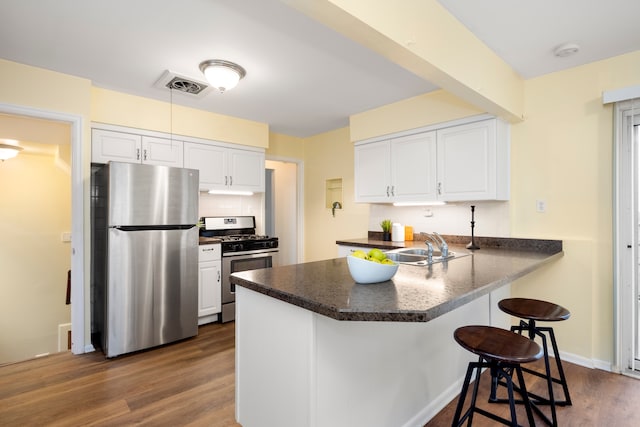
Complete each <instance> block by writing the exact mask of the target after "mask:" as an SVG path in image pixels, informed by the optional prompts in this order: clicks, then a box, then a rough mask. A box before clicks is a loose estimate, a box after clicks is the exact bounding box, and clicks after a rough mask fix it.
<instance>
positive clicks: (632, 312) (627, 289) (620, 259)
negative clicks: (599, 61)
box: [613, 100, 640, 376]
mask: <svg viewBox="0 0 640 427" xmlns="http://www.w3.org/2000/svg"><path fill="white" fill-rule="evenodd" d="M634 117H635V119H634ZM634 123H635V124H638V123H640V102H638V101H637V100H635V103H634V100H631V101H626V102H619V103H617V104H616V105H615V117H614V131H615V143H614V162H615V166H614V244H613V257H614V258H613V259H614V287H615V296H616V297H615V304H616V307H615V313H616V318H615V328H616V335H615V336H616V357H615V362H616V365H617V368H618V369H619V370H620V372H621V373H623V374H626V375H632V376H640V372H639V371H638V370H636V369H638V366H636V365H637V364H636V362H635V359H636V358H637V357H638V356H639V355H638V354H636V350H635V346H636V337H637V336H638V325H637V324H636V319H637V317H636V316H637V314H636V310H637V308H638V288H637V286H638V243H639V240H638V220H639V218H638V212H637V206H638V200H637V199H638V194H639V193H638V191H639V189H638V169H639V168H640V165H638V164H637V163H638V151H637V149H638V143H637V141H636V143H634V142H633V133H632V132H633V124H634ZM630 177H631V179H629V178H630Z"/></svg>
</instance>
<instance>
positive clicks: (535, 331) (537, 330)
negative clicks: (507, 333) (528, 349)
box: [511, 320, 571, 427]
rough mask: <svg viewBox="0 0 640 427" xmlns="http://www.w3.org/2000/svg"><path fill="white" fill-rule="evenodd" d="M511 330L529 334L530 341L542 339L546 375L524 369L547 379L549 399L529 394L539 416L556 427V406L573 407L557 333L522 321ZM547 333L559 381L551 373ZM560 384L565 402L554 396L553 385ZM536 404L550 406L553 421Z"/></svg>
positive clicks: (530, 322) (533, 323)
mask: <svg viewBox="0 0 640 427" xmlns="http://www.w3.org/2000/svg"><path fill="white" fill-rule="evenodd" d="M511 330H512V331H513V332H515V331H518V332H519V333H520V334H522V333H523V332H524V331H527V332H528V335H529V338H530V339H532V340H533V339H535V337H536V336H538V337H540V339H541V341H542V348H543V351H544V356H543V357H544V367H545V375H542V374H540V373H539V372H536V371H533V370H531V369H527V368H522V370H523V371H525V372H528V373H531V374H533V375H536V376H539V377H542V378H545V380H546V381H547V391H548V395H549V397H548V399H547V398H544V397H542V396H538V395H536V394H533V393H529V395H530V396H531V397H532V398H533V399H534V408H535V409H536V412H538V414H540V415H541V416H542V418H544V419H545V421H546V422H547V423H548V424H550V425H551V426H553V427H556V426H557V425H558V418H557V412H556V406H557V405H571V397H570V395H569V386H568V385H567V379H566V376H565V374H564V369H563V368H562V361H561V359H560V353H559V351H558V344H557V342H556V339H555V333H554V332H553V328H551V327H538V326H536V323H535V320H530V321H529V322H528V323H527V322H524V321H523V320H521V321H520V325H519V326H512V327H511ZM545 333H547V334H549V339H550V340H551V346H552V347H553V353H554V356H555V358H556V366H557V369H558V375H559V376H560V378H559V379H555V378H554V377H553V375H552V372H551V366H550V363H549V347H548V345H547V336H546V335H545ZM554 382H556V383H559V384H560V385H562V390H563V392H564V397H565V400H564V401H556V399H555V397H554V395H553V383H554ZM535 404H548V405H549V406H550V410H551V420H549V418H548V417H547V416H546V415H544V414H543V413H542V412H541V411H540V410H539V409H538V408H537V406H535Z"/></svg>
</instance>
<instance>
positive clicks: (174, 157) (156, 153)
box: [142, 136, 184, 168]
mask: <svg viewBox="0 0 640 427" xmlns="http://www.w3.org/2000/svg"><path fill="white" fill-rule="evenodd" d="M182 153H183V142H182V141H175V140H171V139H166V138H154V137H149V136H143V137H142V163H146V164H149V165H160V166H173V167H176V168H181V167H182V166H183V165H184V163H183V161H182V156H183V154H182Z"/></svg>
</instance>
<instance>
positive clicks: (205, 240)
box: [198, 236, 222, 245]
mask: <svg viewBox="0 0 640 427" xmlns="http://www.w3.org/2000/svg"><path fill="white" fill-rule="evenodd" d="M216 243H222V240H220V239H218V238H215V237H202V236H200V237H199V238H198V244H199V245H214V244H216Z"/></svg>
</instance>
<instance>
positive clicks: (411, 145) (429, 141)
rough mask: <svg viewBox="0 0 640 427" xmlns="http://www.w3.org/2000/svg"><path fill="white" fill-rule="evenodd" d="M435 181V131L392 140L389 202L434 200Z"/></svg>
mask: <svg viewBox="0 0 640 427" xmlns="http://www.w3.org/2000/svg"><path fill="white" fill-rule="evenodd" d="M436 179H437V177H436V132H425V133H420V134H416V135H409V136H405V137H402V138H397V139H394V140H392V142H391V196H392V200H393V201H425V200H436V197H437V196H436Z"/></svg>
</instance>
